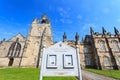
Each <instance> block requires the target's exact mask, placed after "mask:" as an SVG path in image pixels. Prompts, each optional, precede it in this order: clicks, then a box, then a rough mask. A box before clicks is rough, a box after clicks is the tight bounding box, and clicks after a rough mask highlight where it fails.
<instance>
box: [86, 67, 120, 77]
mask: <svg viewBox="0 0 120 80" xmlns="http://www.w3.org/2000/svg"><path fill="white" fill-rule="evenodd" d="M85 70H87V71H90V72H94V73H97V74H101V75H105V76H108V77H113V78H116V79H120V70H97V69H90V68H89V69H85Z"/></svg>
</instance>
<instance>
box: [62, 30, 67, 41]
mask: <svg viewBox="0 0 120 80" xmlns="http://www.w3.org/2000/svg"><path fill="white" fill-rule="evenodd" d="M66 41H67V35H66V33H65V32H64V34H63V42H66Z"/></svg>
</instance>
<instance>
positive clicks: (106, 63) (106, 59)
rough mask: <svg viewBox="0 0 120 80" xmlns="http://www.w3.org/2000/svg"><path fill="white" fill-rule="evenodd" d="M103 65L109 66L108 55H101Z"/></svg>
mask: <svg viewBox="0 0 120 80" xmlns="http://www.w3.org/2000/svg"><path fill="white" fill-rule="evenodd" d="M103 61H104V66H110V61H109V58H108V57H103Z"/></svg>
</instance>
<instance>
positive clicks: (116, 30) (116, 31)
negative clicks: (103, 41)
mask: <svg viewBox="0 0 120 80" xmlns="http://www.w3.org/2000/svg"><path fill="white" fill-rule="evenodd" d="M114 32H115V34H116V35H119V31H118V29H117V28H116V27H114Z"/></svg>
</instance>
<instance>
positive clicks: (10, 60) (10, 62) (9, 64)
mask: <svg viewBox="0 0 120 80" xmlns="http://www.w3.org/2000/svg"><path fill="white" fill-rule="evenodd" d="M13 62H14V58H13V57H12V58H9V63H8V66H12V65H13Z"/></svg>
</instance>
